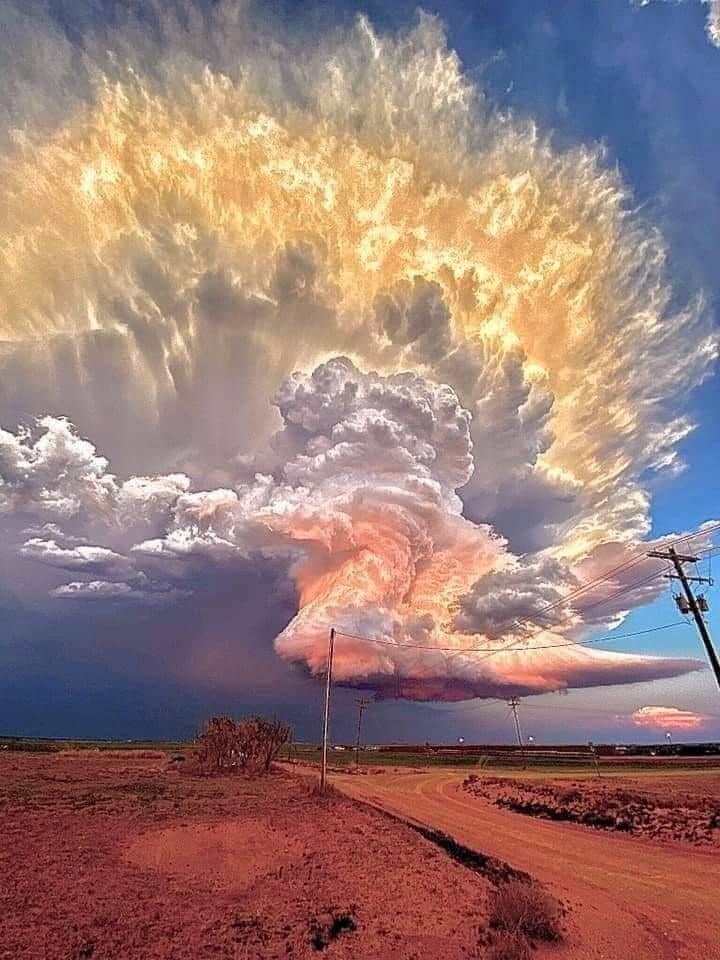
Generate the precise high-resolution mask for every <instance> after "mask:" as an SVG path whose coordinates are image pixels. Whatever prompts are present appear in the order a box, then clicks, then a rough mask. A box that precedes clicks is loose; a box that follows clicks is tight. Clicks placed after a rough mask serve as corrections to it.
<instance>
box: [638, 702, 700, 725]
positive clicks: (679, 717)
mask: <svg viewBox="0 0 720 960" xmlns="http://www.w3.org/2000/svg"><path fill="white" fill-rule="evenodd" d="M631 719H632V722H633V723H634V724H635V726H637V727H651V728H653V729H657V730H697V728H698V727H701V726H702V725H703V724H704V723H705V721H706V720H707V719H708V718H707V717H706V716H705V714H703V713H694V712H693V711H692V710H680V709H679V708H678V707H640V709H639V710H636V711H635V713H633V715H632V717H631Z"/></svg>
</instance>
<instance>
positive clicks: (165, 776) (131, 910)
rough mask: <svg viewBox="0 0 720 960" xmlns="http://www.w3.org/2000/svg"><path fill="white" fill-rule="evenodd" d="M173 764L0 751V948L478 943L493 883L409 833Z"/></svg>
mask: <svg viewBox="0 0 720 960" xmlns="http://www.w3.org/2000/svg"><path fill="white" fill-rule="evenodd" d="M181 766H182V765H181V764H177V765H174V766H173V765H172V764H170V763H168V761H167V759H166V758H165V757H164V756H161V755H158V756H157V757H147V756H145V757H133V756H127V755H126V756H120V757H117V756H116V757H108V756H105V755H103V754H102V753H98V754H92V753H89V752H82V753H78V754H59V755H55V756H45V755H43V756H33V755H30V754H12V755H4V756H0V823H1V826H2V830H1V832H0V875H1V876H2V883H1V884H0V958H2V960H89V958H91V960H120V958H142V960H168V958H172V960H190V958H192V960H202V958H232V960H265V958H267V960H270V958H281V957H282V958H287V957H295V958H305V957H317V956H327V957H330V958H346V960H349V958H351V957H352V958H368V960H370V958H372V960H425V958H427V960H431V958H433V960H434V958H438V957H442V958H443V960H460V958H461V957H462V958H465V957H473V956H479V957H482V956H485V953H486V951H485V950H484V949H483V948H480V949H478V946H477V945H478V942H479V941H480V940H482V939H483V938H484V937H485V933H484V931H483V928H484V926H485V922H486V915H487V903H488V895H489V891H490V889H491V887H490V884H489V882H488V880H486V879H485V878H484V877H482V876H480V875H478V874H477V873H474V872H472V871H471V870H468V869H467V868H465V867H463V866H461V865H460V864H458V863H456V862H454V861H453V860H451V859H450V858H449V857H448V856H447V855H446V854H445V853H444V852H443V851H441V850H439V849H438V848H437V847H436V846H435V845H434V844H432V843H430V842H428V841H427V840H425V839H423V838H422V837H421V836H418V835H417V833H415V832H414V831H412V830H411V829H410V828H408V827H405V826H403V825H400V824H398V823H395V822H393V821H392V820H390V819H388V818H387V817H385V816H383V815H382V814H380V813H377V812H375V811H373V810H370V809H367V808H364V807H361V806H358V805H357V804H355V803H353V802H352V801H351V800H349V799H347V798H345V797H343V796H342V795H337V796H330V797H326V798H322V799H318V797H317V796H314V795H313V793H312V791H311V789H310V786H309V784H308V783H307V782H306V781H304V780H302V779H299V778H294V777H290V776H289V775H287V774H286V773H283V772H276V773H274V774H272V775H270V776H269V777H265V778H261V779H257V780H247V779H244V778H242V777H232V776H231V777H223V778H216V779H203V778H196V777H191V776H188V775H187V774H183V773H181V772H180V769H179V768H180V767H181ZM353 927H355V929H353Z"/></svg>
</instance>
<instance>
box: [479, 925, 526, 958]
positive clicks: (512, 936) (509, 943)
mask: <svg viewBox="0 0 720 960" xmlns="http://www.w3.org/2000/svg"><path fill="white" fill-rule="evenodd" d="M531 957H532V948H531V947H530V941H529V940H528V938H527V937H526V936H525V934H524V933H520V932H519V931H517V930H514V931H513V930H502V931H501V932H500V933H498V934H497V936H496V937H495V940H494V942H493V945H492V949H491V950H490V954H489V958H490V960H530V958H531Z"/></svg>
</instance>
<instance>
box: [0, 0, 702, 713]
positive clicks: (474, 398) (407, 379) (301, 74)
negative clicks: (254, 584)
mask: <svg viewBox="0 0 720 960" xmlns="http://www.w3.org/2000/svg"><path fill="white" fill-rule="evenodd" d="M32 10H33V11H34V12H33V13H30V14H28V13H27V12H26V11H25V10H24V9H23V8H17V9H16V8H13V7H8V8H7V11H5V12H4V13H3V16H4V17H6V18H7V20H8V29H7V30H6V31H5V34H4V35H5V36H6V37H8V38H10V40H12V41H13V43H14V49H13V50H12V51H11V50H10V49H8V59H7V61H6V62H8V63H9V64H10V68H5V69H9V70H10V71H11V72H12V69H13V64H16V63H17V49H16V48H17V39H18V38H22V37H23V36H25V35H26V33H27V31H29V30H33V31H34V35H35V36H36V37H38V36H39V37H41V38H42V43H41V44H36V46H35V49H41V50H42V51H43V57H42V62H40V61H38V62H36V63H33V62H32V56H31V53H30V51H27V52H28V56H30V62H29V64H28V65H27V66H26V68H24V71H23V73H22V74H20V73H19V72H18V68H17V66H15V71H16V72H15V74H14V75H13V84H9V85H6V86H7V87H8V89H12V90H14V91H15V93H17V87H18V84H20V86H21V87H22V94H23V95H22V96H15V97H14V98H13V99H12V100H8V101H7V102H4V103H3V105H2V111H1V112H2V114H3V115H4V116H5V117H6V130H5V135H4V138H3V147H2V149H3V152H2V156H0V205H1V206H2V210H3V214H4V215H3V217H2V226H0V260H1V264H2V269H1V270H0V341H1V343H0V347H1V349H0V418H1V420H2V424H3V427H4V430H2V431H0V524H3V525H4V527H5V534H6V535H5V543H6V545H7V546H6V547H5V550H6V553H7V556H6V557H5V558H4V564H5V565H6V567H7V569H8V570H9V571H10V575H9V580H10V582H11V584H13V585H14V589H16V590H17V591H18V593H23V594H24V595H26V594H27V593H28V592H32V591H33V590H36V591H37V596H38V600H37V602H41V601H40V599H39V598H40V596H42V602H46V603H54V604H62V605H64V606H65V608H67V605H68V604H70V605H72V604H75V605H76V606H77V615H78V616H80V615H82V613H81V611H82V605H83V604H84V603H86V602H87V601H89V600H92V602H93V604H94V606H97V605H98V604H103V603H106V604H108V605H110V606H112V605H115V606H117V605H118V604H123V603H124V604H132V603H143V604H150V605H151V606H152V608H153V609H154V610H155V611H156V614H157V615H158V616H161V615H162V608H163V606H164V605H166V604H173V603H177V602H182V601H183V600H184V599H186V598H187V597H188V596H189V595H192V596H193V598H194V600H193V602H195V603H200V604H201V603H202V602H203V590H202V586H198V576H199V575H200V574H201V575H202V577H212V576H213V575H214V572H218V573H219V572H220V571H222V574H223V576H226V575H227V574H228V573H230V574H232V572H233V571H234V570H236V571H237V576H238V577H240V576H242V570H243V569H245V566H246V565H247V563H248V561H250V562H252V561H253V559H254V558H265V559H271V560H272V562H273V564H275V565H278V564H279V565H280V567H282V568H283V569H284V570H285V571H286V572H287V575H288V576H290V577H291V578H292V580H293V582H294V584H295V588H296V594H297V614H296V615H295V616H294V617H293V618H292V619H291V621H290V622H289V623H288V625H287V626H286V628H285V629H284V630H283V631H282V632H281V633H280V635H279V636H278V637H277V638H276V641H275V646H276V649H277V651H278V653H279V654H280V655H281V656H282V657H284V658H285V659H287V660H289V661H292V662H296V663H300V664H301V665H303V666H304V667H305V668H306V669H308V670H309V671H310V672H311V673H313V674H317V673H320V672H322V671H323V670H324V667H325V655H326V643H327V633H328V629H329V627H330V626H331V625H334V626H335V627H336V628H337V629H338V630H340V631H343V632H344V633H347V634H352V635H356V636H359V637H370V638H372V639H373V640H374V641H376V642H374V643H370V642H367V641H365V640H360V639H352V638H343V640H342V642H340V643H339V644H338V653H337V676H338V679H339V680H340V681H342V682H344V683H347V684H350V685H356V686H363V687H367V688H370V689H373V690H375V691H376V692H377V693H378V694H379V695H381V696H399V697H407V698H412V699H419V700H431V699H450V700H452V699H464V698H469V697H474V696H493V695H497V694H503V693H516V692H523V693H531V692H542V691H546V690H553V689H561V688H564V687H568V686H594V685H602V684H612V683H626V682H636V681H638V680H647V679H653V678H660V677H668V676H674V675H678V674H681V673H684V672H688V671H690V670H693V669H697V668H698V663H697V662H696V661H693V660H682V659H673V658H663V657H649V656H634V655H629V654H616V653H610V652H607V651H600V650H597V649H592V648H588V647H582V646H573V645H572V644H571V641H573V640H581V639H583V638H584V637H586V636H587V634H588V632H589V631H590V630H591V629H592V628H593V627H597V626H598V625H610V626H613V625H616V624H617V623H619V622H620V621H621V620H622V618H623V616H624V615H625V613H626V612H627V611H628V610H629V609H631V608H632V607H633V606H635V605H638V604H640V603H644V602H647V601H648V600H649V599H652V597H654V596H655V595H656V593H657V591H658V589H659V586H658V584H659V581H655V582H650V583H649V584H647V585H641V586H639V587H638V588H637V589H630V590H626V591H625V592H623V593H622V597H621V599H613V595H614V594H618V593H619V591H620V590H625V588H627V587H632V585H633V583H634V582H635V580H636V579H642V577H643V576H644V575H645V576H646V575H648V574H649V573H651V572H652V571H653V570H654V569H655V567H654V566H653V565H652V562H651V561H647V563H643V564H642V565H640V566H639V567H634V568H633V569H632V571H631V573H629V574H627V576H626V579H623V577H622V576H620V575H618V576H619V578H616V579H615V580H611V581H609V582H608V581H605V582H602V583H599V584H596V585H595V586H592V587H591V588H589V589H587V590H585V591H584V592H583V593H582V594H581V599H577V600H576V601H573V599H572V597H573V594H574V592H575V591H577V590H578V588H579V587H582V586H583V585H587V584H590V582H591V581H594V580H595V579H596V578H597V577H598V575H600V574H602V573H603V572H604V571H605V570H607V569H609V568H611V567H614V566H616V565H618V563H620V562H622V561H623V560H624V559H626V558H627V557H631V556H633V555H634V554H635V553H636V552H638V550H642V549H646V548H647V547H646V546H645V544H644V543H643V541H644V539H645V538H646V536H647V534H648V532H649V529H650V521H649V510H650V498H649V494H648V492H647V483H648V478H649V477H650V476H652V475H653V473H657V472H660V471H663V472H669V473H674V472H677V471H680V470H681V469H682V464H681V462H680V460H679V458H678V454H677V445H678V442H679V441H680V440H681V439H682V438H683V437H685V436H686V435H687V433H688V432H689V431H690V430H691V429H692V428H693V424H692V423H691V422H690V420H689V419H688V418H687V416H686V415H685V414H684V412H683V409H682V403H683V395H684V394H685V393H686V392H687V390H688V389H689V388H690V387H692V386H693V385H696V384H699V383H700V382H701V381H702V380H703V379H704V378H705V377H706V376H707V375H708V373H709V371H710V367H711V364H712V362H713V360H714V358H715V357H716V355H717V341H716V339H715V338H714V337H713V335H712V333H711V331H710V326H709V322H708V320H707V317H706V314H705V311H704V305H703V301H702V298H701V297H700V296H698V298H697V299H696V300H695V301H693V302H691V303H689V304H687V305H686V306H684V307H681V308H678V307H677V305H676V304H675V302H674V298H673V293H672V290H671V288H670V286H669V284H668V281H667V278H666V275H665V259H666V252H665V248H664V245H663V240H662V237H661V236H660V235H659V234H658V232H657V231H656V230H655V229H654V228H653V227H652V225H650V224H648V223H646V222H644V221H643V220H642V219H641V218H640V217H639V215H637V214H636V213H634V212H633V211H632V203H631V198H630V196H629V195H628V192H627V190H626V189H625V187H624V185H623V183H622V181H621V179H620V177H619V175H618V174H617V173H616V172H613V171H611V170H610V169H608V168H607V167H605V166H604V162H603V161H604V158H603V155H602V152H601V151H600V150H598V149H595V148H592V147H587V148H581V147H578V148H576V149H574V150H566V151H560V150H558V149H556V148H554V147H553V146H552V144H551V142H550V140H549V139H548V137H547V136H544V135H543V134H542V133H541V132H540V131H538V130H537V129H536V128H535V127H534V126H533V125H532V124H531V123H530V122H527V121H521V120H519V119H517V118H515V117H513V116H512V115H508V114H502V113H499V112H497V111H496V110H494V109H493V108H492V106H491V105H490V104H489V103H488V102H487V101H486V99H485V98H484V96H483V93H482V91H481V90H480V89H478V88H477V87H476V86H475V85H474V84H473V83H472V82H471V81H470V80H469V78H468V77H467V76H466V75H465V74H464V72H463V69H462V65H461V63H460V62H459V60H458V58H457V56H456V55H455V54H454V53H453V52H452V51H451V50H449V49H448V47H447V44H446V39H445V36H444V33H443V30H442V27H441V25H440V24H439V23H438V22H437V21H436V20H435V19H433V18H431V17H427V16H420V18H419V20H418V23H417V24H416V26H415V27H413V28H412V29H410V30H407V31H405V32H402V33H399V34H397V35H381V34H379V33H378V32H376V31H375V30H374V29H373V27H372V25H371V24H370V23H369V22H368V21H367V20H365V19H359V20H358V21H357V22H356V23H355V25H354V26H353V27H352V28H351V29H349V30H347V31H345V32H341V33H337V32H336V33H333V34H331V35H328V36H327V37H325V38H321V39H320V40H317V41H316V42H315V43H314V44H313V45H308V44H307V43H304V44H301V43H299V42H298V40H297V38H293V37H292V36H289V35H288V33H287V32H286V31H283V30H281V29H280V28H272V29H271V28H269V27H267V26H264V25H262V24H259V23H258V22H257V21H256V20H254V19H253V18H252V17H250V16H249V14H248V13H247V12H243V10H242V9H241V8H239V7H238V6H237V5H236V4H229V3H227V4H225V3H219V4H217V5H216V6H215V7H213V10H212V12H207V11H205V13H204V14H203V15H202V16H200V13H199V12H198V11H196V12H197V16H194V15H193V14H192V11H193V8H192V7H189V8H187V10H189V11H190V13H189V14H187V10H186V14H187V15H186V16H183V17H179V16H177V15H174V14H173V11H175V13H176V14H177V10H176V8H175V6H174V5H172V4H167V5H165V4H157V5H153V6H152V10H153V11H154V15H153V18H151V19H152V20H153V29H148V28H147V24H146V23H144V22H143V23H140V22H138V23H133V21H132V20H131V19H130V20H129V21H128V22H126V23H125V24H123V26H122V28H116V29H115V30H114V31H112V32H108V33H105V34H103V35H102V36H93V35H92V34H91V33H90V32H89V31H88V33H87V34H86V35H85V36H84V38H83V43H82V49H81V50H75V51H73V50H72V49H71V48H70V45H69V41H67V40H66V39H65V38H64V37H60V36H58V35H57V34H56V33H55V32H54V31H53V29H52V27H51V26H50V21H49V20H48V19H47V18H44V17H43V16H42V15H41V14H40V13H38V11H37V9H36V8H35V7H33V8H32ZM10 28H12V29H10ZM10 40H7V41H4V42H6V43H8V44H9V43H10ZM260 51H261V52H260ZM0 52H3V53H4V51H0ZM11 53H12V56H11ZM59 78H61V81H62V82H61V83H60V86H61V87H62V90H63V95H62V96H60V95H58V94H57V92H56V90H55V89H54V88H56V87H57V86H58V83H59ZM681 388H682V389H681ZM706 543H707V535H706V534H704V533H703V532H702V530H701V531H699V532H698V534H697V540H696V541H695V543H694V546H695V547H696V548H697V547H698V546H701V545H704V544H706ZM648 564H649V566H648ZM30 565H32V569H33V571H34V573H33V576H31V577H28V576H27V571H28V570H29V569H30ZM244 565H245V566H244ZM548 604H553V607H552V615H551V616H548V615H546V614H545V613H544V608H545V607H546V606H547V605H548ZM158 608H159V610H158ZM207 617H208V618H209V619H212V617H213V610H212V607H211V605H208V609H207ZM475 648H477V649H478V650H479V651H481V652H477V653H476V652H473V650H474V649H475ZM534 648H538V649H534Z"/></svg>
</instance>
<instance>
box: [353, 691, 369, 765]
mask: <svg viewBox="0 0 720 960" xmlns="http://www.w3.org/2000/svg"><path fill="white" fill-rule="evenodd" d="M355 703H356V704H357V705H358V728H357V740H356V741H355V769H356V770H359V769H360V729H361V727H362V717H363V711H364V710H365V708H366V707H367V706H368V704H369V703H370V701H369V700H363V698H362V697H359V698H358V699H357V700H356V701H355Z"/></svg>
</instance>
